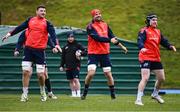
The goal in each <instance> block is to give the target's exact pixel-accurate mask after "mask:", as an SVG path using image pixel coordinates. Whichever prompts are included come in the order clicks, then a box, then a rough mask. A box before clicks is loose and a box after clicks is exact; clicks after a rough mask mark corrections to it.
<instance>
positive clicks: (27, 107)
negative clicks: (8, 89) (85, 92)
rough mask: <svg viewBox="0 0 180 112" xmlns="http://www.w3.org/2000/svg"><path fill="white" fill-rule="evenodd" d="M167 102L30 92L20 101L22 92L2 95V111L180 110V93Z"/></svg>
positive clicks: (169, 96)
mask: <svg viewBox="0 0 180 112" xmlns="http://www.w3.org/2000/svg"><path fill="white" fill-rule="evenodd" d="M163 98H164V100H165V104H159V103H157V102H156V101H155V100H153V99H151V98H150V96H147V95H146V96H144V97H143V102H144V104H145V105H144V106H137V105H135V104H134V101H135V99H136V96H133V95H131V96H129V95H118V96H117V98H116V99H115V100H111V99H110V96H109V95H89V96H87V99H86V100H80V98H72V97H70V96H67V95H58V99H57V100H52V99H48V100H47V101H46V102H41V101H40V95H35V94H30V95H29V101H28V102H20V101H19V100H20V94H18V95H15V94H13V95H12V94H6V95H3V94H1V95H0V111H78V112H79V111H180V107H179V105H180V95H164V96H163Z"/></svg>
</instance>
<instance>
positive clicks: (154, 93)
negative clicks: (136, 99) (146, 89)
mask: <svg viewBox="0 0 180 112" xmlns="http://www.w3.org/2000/svg"><path fill="white" fill-rule="evenodd" d="M158 93H159V90H157V89H156V88H154V91H153V93H152V94H153V96H157V95H158Z"/></svg>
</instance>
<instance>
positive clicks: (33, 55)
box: [23, 47, 46, 65]
mask: <svg viewBox="0 0 180 112" xmlns="http://www.w3.org/2000/svg"><path fill="white" fill-rule="evenodd" d="M23 61H30V62H33V63H34V64H42V65H44V64H46V61H45V51H44V50H37V49H32V48H28V47H25V48H24V56H23Z"/></svg>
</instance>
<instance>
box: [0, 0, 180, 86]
mask: <svg viewBox="0 0 180 112" xmlns="http://www.w3.org/2000/svg"><path fill="white" fill-rule="evenodd" d="M39 4H45V5H46V6H47V19H48V20H50V21H51V22H52V23H53V24H54V25H55V26H63V25H68V26H74V27H79V28H83V29H85V28H86V25H87V23H88V22H89V21H90V20H91V15H90V11H91V10H92V9H94V8H98V9H100V10H101V11H102V15H103V18H104V20H105V21H106V22H107V23H108V24H109V25H110V27H111V28H112V30H113V32H114V34H116V35H117V36H118V37H122V38H123V39H127V40H131V41H135V42H136V39H137V32H138V31H139V29H140V28H141V27H143V26H144V25H145V24H144V20H145V17H146V15H147V14H148V13H149V12H155V13H156V14H157V15H158V24H159V28H160V29H161V31H162V33H163V34H164V35H165V36H167V37H168V39H169V40H170V42H171V43H172V44H174V45H175V46H176V47H177V48H178V49H177V50H178V52H177V53H172V52H170V51H163V52H162V60H163V63H164V64H165V65H164V66H165V72H166V77H167V78H166V83H165V84H164V88H169V87H173V88H180V80H179V79H180V75H178V74H179V71H178V70H179V66H180V59H179V57H180V52H179V51H180V44H179V43H180V32H179V29H180V22H179V20H180V0H167V1H164V0H6V2H5V0H0V12H1V13H2V19H1V20H2V22H1V23H2V24H5V25H18V24H20V23H21V22H23V21H24V20H25V19H26V18H27V17H29V16H33V15H34V14H35V8H36V6H37V5H39Z"/></svg>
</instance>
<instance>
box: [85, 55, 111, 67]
mask: <svg viewBox="0 0 180 112" xmlns="http://www.w3.org/2000/svg"><path fill="white" fill-rule="evenodd" d="M90 64H96V66H98V64H100V66H101V67H111V66H112V65H111V62H110V58H109V54H89V55H88V65H90Z"/></svg>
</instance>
